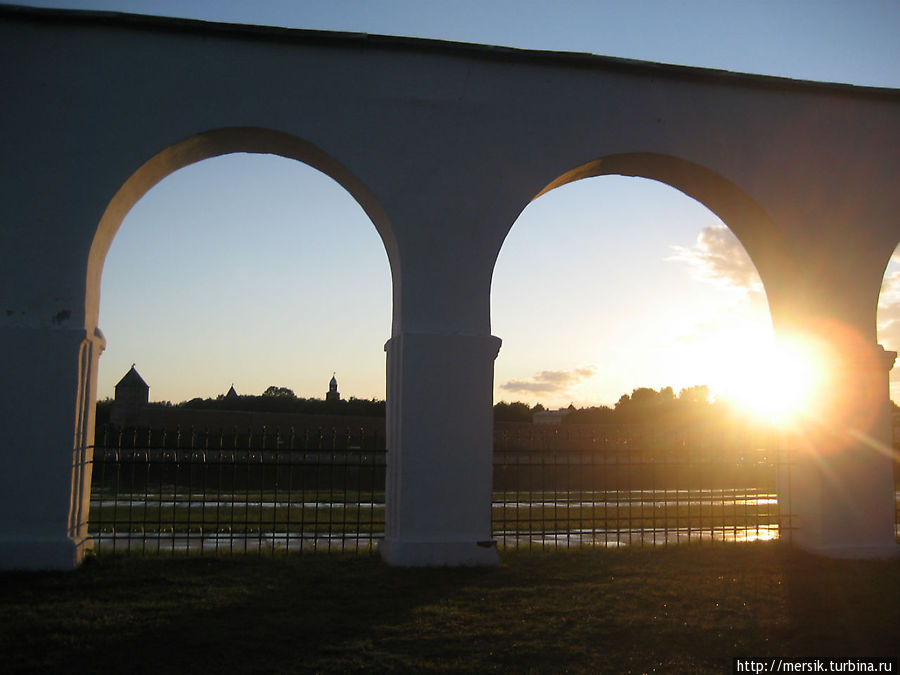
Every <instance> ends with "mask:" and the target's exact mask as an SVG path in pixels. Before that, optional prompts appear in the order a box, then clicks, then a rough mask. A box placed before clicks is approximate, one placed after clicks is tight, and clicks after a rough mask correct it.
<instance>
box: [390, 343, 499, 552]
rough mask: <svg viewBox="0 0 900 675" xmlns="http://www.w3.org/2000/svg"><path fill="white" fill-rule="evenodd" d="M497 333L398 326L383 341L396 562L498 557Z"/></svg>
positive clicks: (393, 542)
mask: <svg viewBox="0 0 900 675" xmlns="http://www.w3.org/2000/svg"><path fill="white" fill-rule="evenodd" d="M499 349H500V340H499V339H498V338H496V337H493V336H490V335H451V334H432V333H409V332H406V333H400V334H398V335H395V336H394V337H392V338H391V339H390V340H389V341H388V342H387V344H386V345H385V351H386V352H387V372H388V399H387V400H388V410H387V440H388V460H387V461H388V471H387V494H386V496H385V497H386V502H387V513H386V520H387V523H386V532H385V539H384V541H383V542H382V543H381V546H380V552H381V557H382V558H383V559H384V560H385V561H386V562H387V563H388V564H390V565H395V566H400V567H412V566H428V565H433V566H443V565H447V566H463V565H496V564H497V562H498V558H497V548H496V542H494V541H492V540H491V490H492V481H493V408H492V405H491V404H492V396H493V392H492V388H493V372H494V367H493V362H494V359H495V358H496V357H497V353H498V351H499Z"/></svg>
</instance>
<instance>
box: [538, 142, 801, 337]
mask: <svg viewBox="0 0 900 675" xmlns="http://www.w3.org/2000/svg"><path fill="white" fill-rule="evenodd" d="M610 175H618V176H629V177H636V178H648V179H651V180H655V181H658V182H660V183H664V184H666V185H669V186H670V187H673V188H675V189H676V190H679V191H680V192H683V193H684V194H685V195H687V196H688V197H690V198H692V199H694V200H696V201H697V202H699V203H701V204H703V205H704V206H705V207H706V208H708V209H709V210H710V211H712V212H713V213H714V214H716V216H718V217H719V219H720V220H721V221H722V222H723V223H725V225H727V226H728V229H730V230H731V231H732V232H733V233H734V235H735V236H736V237H737V238H738V240H739V241H740V242H741V244H742V245H743V247H744V249H745V250H746V251H747V254H748V255H749V256H750V260H751V261H752V262H753V264H754V266H755V267H756V270H757V272H759V275H760V278H761V279H762V283H763V286H764V288H765V291H766V295H767V298H768V302H769V310H770V312H771V313H772V319H773V321H775V322H777V320H778V307H779V304H778V303H777V302H773V299H775V298H776V297H777V295H778V293H779V289H780V288H781V287H782V286H783V284H784V283H785V281H784V279H783V277H784V271H785V270H787V269H790V258H791V255H790V247H789V246H788V243H787V241H786V239H785V237H784V234H783V232H782V231H781V229H780V228H779V227H778V226H777V225H776V224H775V223H774V222H773V221H772V219H771V218H770V217H769V215H768V214H767V213H766V212H765V210H763V208H762V207H761V206H760V205H759V204H757V203H756V202H755V201H754V200H753V198H752V197H751V196H750V195H748V194H747V193H746V192H745V191H744V190H742V189H741V188H740V187H738V186H737V185H736V184H734V183H733V182H731V181H730V180H728V179H727V178H725V177H724V176H722V175H721V174H719V173H717V172H715V171H713V170H712V169H709V168H707V167H705V166H701V165H700V164H696V163H694V162H691V161H688V160H685V159H682V158H679V157H675V156H672V155H665V154H659V153H650V152H633V153H622V154H614V155H607V156H605V157H602V158H600V159H596V160H593V161H591V162H587V163H586V164H582V165H581V166H578V167H575V168H574V169H571V170H569V171H566V172H565V173H563V174H561V175H560V176H558V177H557V178H555V179H553V180H551V181H550V182H549V183H548V184H547V185H546V186H545V187H544V188H543V189H542V190H541V191H540V192H538V193H537V194H536V195H535V196H534V199H537V198H538V197H540V196H542V195H544V194H546V193H548V192H550V191H551V190H554V189H555V188H558V187H562V186H563V185H566V184H568V183H571V182H574V181H577V180H581V179H583V178H593V177H597V176H610ZM532 201H533V200H532Z"/></svg>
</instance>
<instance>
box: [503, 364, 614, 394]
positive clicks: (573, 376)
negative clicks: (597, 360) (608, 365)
mask: <svg viewBox="0 0 900 675" xmlns="http://www.w3.org/2000/svg"><path fill="white" fill-rule="evenodd" d="M596 372H597V368H596V366H582V367H580V368H574V369H572V370H542V371H541V372H539V373H537V374H536V375H534V377H532V378H531V379H530V380H510V381H509V382H506V383H505V384H501V385H500V388H501V389H504V390H505V391H518V392H528V393H532V394H558V393H563V392H566V391H568V390H569V389H571V388H572V387H574V386H575V385H576V384H578V383H579V382H581V381H582V380H587V379H589V378H591V377H593V376H594V374H595V373H596Z"/></svg>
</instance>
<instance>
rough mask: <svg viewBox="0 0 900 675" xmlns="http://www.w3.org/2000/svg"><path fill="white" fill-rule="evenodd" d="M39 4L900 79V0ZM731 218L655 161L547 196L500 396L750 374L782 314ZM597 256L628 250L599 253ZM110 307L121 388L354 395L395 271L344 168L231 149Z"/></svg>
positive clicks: (517, 253)
mask: <svg viewBox="0 0 900 675" xmlns="http://www.w3.org/2000/svg"><path fill="white" fill-rule="evenodd" d="M21 4H30V5H36V6H51V7H71V8H93V9H102V10H116V11H128V12H136V13H148V14H160V15H169V16H184V17H190V18H199V19H205V20H218V21H230V22H242V23H258V24H268V25H278V26H288V27H294V28H311V29H322V30H342V31H351V32H367V33H375V34H390V35H407V36H415V37H426V38H435V39H447V40H456V41H463V42H478V43H486V44H500V45H507V46H513V47H522V48H531V49H548V50H557V51H580V52H591V53H595V54H606V55H611V56H618V57H626V58H635V59H643V60H649V61H659V62H666V63H678V64H683V65H691V66H701V67H708V68H719V69H725V70H734V71H741V72H750V73H760V74H768V75H777V76H782V77H792V78H797V79H810V80H819V81H832V82H844V83H850V84H857V85H867V86H883V87H893V88H900V47H898V40H897V37H896V36H897V35H898V33H900V2H896V1H894V0H889V1H883V2H872V1H869V2H866V1H855V2H848V1H845V2H833V1H829V0H817V1H809V2H797V1H794V2H791V1H790V0H778V1H768V0H755V1H754V2H748V1H746V0H745V1H742V2H726V1H722V0H719V1H702V2H701V1H686V0H685V1H681V2H676V1H674V0H670V1H655V2H654V1H641V0H628V1H624V2H608V1H607V2H604V1H602V0H600V1H593V2H564V1H562V0H556V1H555V2H539V1H532V0H518V1H500V2H491V1H489V0H481V1H478V2H475V1H469V0H455V1H453V2H429V1H427V0H422V1H418V2H413V1H410V0H406V1H401V0H381V1H378V2H374V1H372V2H364V1H361V0H358V1H355V2H351V1H344V2H342V1H340V0H329V1H322V2H285V1H276V0H270V1H268V2H222V1H205V0H198V1H194V2H183V1H179V2H170V1H166V0H163V1H153V2H149V1H141V0H135V1H134V2H122V1H120V2H103V1H90V0H84V1H79V2H23V3H21ZM123 180H124V177H123ZM323 223H324V224H326V227H322V224H323ZM721 228H722V225H721V223H719V221H718V220H717V219H716V218H715V216H713V215H712V214H711V213H709V212H708V211H707V210H706V209H705V208H704V207H702V206H701V205H699V204H697V203H696V202H693V201H692V200H690V199H688V198H687V197H685V196H683V195H681V194H680V193H678V192H676V191H675V190H673V189H671V188H668V187H667V186H664V185H660V184H658V183H653V182H652V181H645V180H641V179H626V178H620V177H604V178H598V179H591V180H588V181H581V182H579V183H575V184H572V185H569V186H566V187H564V188H561V189H559V190H556V191H554V192H551V193H549V194H547V195H545V196H543V197H541V198H540V199H539V200H536V201H535V202H533V203H532V204H531V205H530V206H529V207H528V208H527V209H526V210H525V211H524V212H523V214H522V215H521V217H520V218H519V220H518V221H517V222H516V224H515V226H514V227H513V229H512V231H511V233H510V236H509V238H508V239H507V242H506V244H505V245H504V248H503V250H502V251H501V255H500V259H499V261H498V264H497V268H496V270H495V275H494V285H493V292H492V328H493V333H494V334H495V335H497V336H499V337H501V338H502V339H503V341H504V344H503V348H502V349H501V352H500V356H499V358H498V360H497V363H496V376H495V381H496V390H495V398H496V400H501V399H505V400H525V401H529V402H535V401H541V402H543V403H545V404H547V405H551V406H558V405H568V403H569V402H574V403H575V404H576V405H587V404H591V403H611V402H614V401H615V400H616V399H617V398H618V396H619V395H620V394H622V393H624V392H628V391H630V390H631V389H632V388H634V387H638V386H651V387H654V388H658V387H661V386H673V387H675V389H676V391H677V390H678V389H679V388H681V387H684V386H690V385H693V384H708V385H711V386H712V387H713V388H714V389H715V390H716V391H718V392H719V393H727V390H729V388H733V387H736V386H740V381H741V377H742V376H743V375H746V376H747V377H750V376H751V375H752V373H750V372H743V371H748V370H752V367H753V359H752V358H746V359H742V358H741V357H740V356H738V357H736V356H735V355H736V354H738V355H740V354H743V353H746V351H747V350H752V349H754V348H756V347H758V346H759V345H764V344H766V342H767V341H768V340H769V339H770V335H771V327H770V324H769V320H768V315H767V309H766V304H765V298H764V295H763V294H762V293H761V291H760V290H759V289H758V287H757V286H756V285H755V283H754V280H753V278H752V276H748V274H747V261H746V258H742V257H741V256H742V251H741V249H740V247H739V245H736V242H735V241H734V240H733V239H732V238H730V236H729V233H728V232H727V230H726V231H723V230H722V229H721ZM210 235H212V237H210ZM210 238H211V239H212V241H213V244H212V245H209V244H208V243H206V242H209V241H210ZM723 253H724V254H725V255H724V256H723V255H717V254H723ZM600 256H602V257H603V259H605V260H615V261H616V265H612V266H602V267H601V266H599V265H597V264H596V261H597V260H598V259H599V257H600ZM722 260H727V261H728V264H724V265H723V264H722V263H721V261H722ZM716 261H718V263H716ZM714 263H715V264H714ZM536 269H537V270H540V273H539V274H535V273H534V270H536ZM888 277H889V279H890V280H892V281H893V283H892V284H891V285H890V286H889V287H888V288H886V291H885V293H884V294H883V295H884V299H885V300H889V301H891V304H890V306H885V307H883V308H882V311H881V315H880V316H881V321H882V323H884V324H885V327H884V330H883V331H882V334H881V341H882V342H883V343H884V344H885V346H887V347H889V348H893V349H897V348H898V347H900V315H898V311H897V308H898V307H900V262H898V261H896V260H895V262H894V263H892V266H891V268H889V271H888ZM636 306H639V307H640V308H641V310H640V311H638V312H635V311H634V307H636ZM100 319H101V323H100V325H101V328H102V329H103V331H104V332H105V334H106V336H107V338H108V341H109V346H108V349H107V352H106V353H105V354H104V355H103V357H102V359H101V370H100V387H99V395H100V396H101V397H103V396H111V395H112V390H113V386H114V384H115V382H116V381H117V380H118V379H119V378H120V377H121V376H122V374H124V372H125V371H126V370H127V368H128V367H129V366H130V365H131V363H132V362H135V363H137V367H138V370H139V371H140V372H141V374H142V375H143V376H144V377H145V379H147V380H148V382H149V384H150V385H151V398H153V399H159V400H172V401H178V400H183V399H185V398H190V397H193V396H197V395H199V396H209V395H215V394H218V393H223V392H224V391H225V390H227V388H228V387H229V386H230V385H231V384H234V385H235V387H236V388H237V389H238V391H239V392H241V393H260V392H261V391H262V390H263V389H264V388H265V387H266V386H268V385H270V384H276V385H279V386H287V387H290V388H292V389H294V390H295V391H296V392H297V393H298V394H299V395H305V396H317V397H322V396H324V392H325V390H326V388H327V382H328V379H329V378H330V377H331V373H332V372H333V371H335V372H337V375H338V380H339V382H340V385H341V391H342V393H343V394H344V395H345V396H350V395H353V396H358V397H363V398H369V397H378V398H381V397H383V396H384V353H383V350H382V345H383V343H384V341H385V340H386V339H387V338H388V337H389V330H390V279H389V272H388V265H387V257H386V255H385V253H384V250H383V247H382V246H381V243H380V240H379V239H378V237H377V235H376V234H375V231H374V228H373V227H372V225H371V223H369V221H368V220H367V219H366V217H365V215H364V214H363V213H362V211H361V210H360V209H359V207H358V206H357V205H356V204H355V202H353V200H352V199H350V197H349V196H348V195H346V193H344V191H343V190H342V188H340V187H339V186H337V185H336V184H334V183H333V182H332V181H331V180H330V179H328V178H326V177H324V176H322V175H320V174H317V173H316V172H315V171H313V170H312V169H309V168H308V167H305V166H303V165H300V164H297V163H295V162H290V161H288V160H284V159H281V158H277V157H269V156H249V155H232V156H228V157H223V158H217V159H215V160H209V161H207V162H202V163H200V164H197V165H193V166H191V167H187V168H185V169H183V170H182V171H179V172H177V173H176V174H173V175H172V176H170V177H168V178H167V179H166V180H164V181H163V182H162V183H160V184H159V185H158V186H156V187H155V188H154V189H153V190H151V191H150V192H149V193H148V194H147V195H146V196H145V197H144V198H143V199H142V200H141V201H140V202H139V203H138V204H137V205H136V206H135V207H134V209H133V210H132V212H131V213H130V214H129V215H128V217H127V218H126V220H125V222H124V224H123V226H122V229H121V230H120V232H119V234H118V235H117V237H116V239H115V240H114V242H113V246H112V248H111V250H110V253H109V256H108V257H107V263H106V266H105V268H104V273H103V285H102V296H101V316H100ZM891 320H893V323H890V321H891ZM898 370H900V369H898ZM723 373H729V377H728V379H723V377H724V376H723ZM896 377H897V376H896V375H895V378H896ZM896 386H898V385H897V384H895V387H896ZM894 399H895V400H900V389H895V390H894Z"/></svg>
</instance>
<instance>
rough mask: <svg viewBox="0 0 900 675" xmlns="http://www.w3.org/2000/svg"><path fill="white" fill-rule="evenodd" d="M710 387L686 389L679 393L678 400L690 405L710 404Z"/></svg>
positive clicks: (699, 386)
mask: <svg viewBox="0 0 900 675" xmlns="http://www.w3.org/2000/svg"><path fill="white" fill-rule="evenodd" d="M710 398H711V397H710V395H709V387H707V386H706V385H705V384H698V385H694V386H693V387H686V388H684V389H682V390H681V391H679V392H678V400H679V401H681V402H683V403H689V404H703V403H709V402H710Z"/></svg>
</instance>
